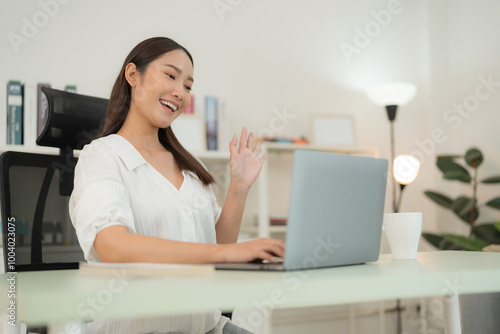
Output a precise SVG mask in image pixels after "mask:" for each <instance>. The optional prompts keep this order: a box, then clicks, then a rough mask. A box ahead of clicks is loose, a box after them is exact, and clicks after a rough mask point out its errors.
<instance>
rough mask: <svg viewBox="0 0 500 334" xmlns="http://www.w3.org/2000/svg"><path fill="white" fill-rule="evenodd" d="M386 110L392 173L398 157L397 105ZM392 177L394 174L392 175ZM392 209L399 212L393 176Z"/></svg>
mask: <svg viewBox="0 0 500 334" xmlns="http://www.w3.org/2000/svg"><path fill="white" fill-rule="evenodd" d="M385 110H387V117H388V118H389V124H390V128H391V164H390V166H389V167H390V169H391V171H392V168H393V165H394V158H395V157H396V154H395V153H394V152H395V149H394V146H395V145H394V120H396V112H397V111H398V106H397V105H394V104H393V105H388V106H385ZM390 174H391V175H392V173H390ZM392 209H393V211H394V212H398V205H397V200H396V180H395V179H394V176H392Z"/></svg>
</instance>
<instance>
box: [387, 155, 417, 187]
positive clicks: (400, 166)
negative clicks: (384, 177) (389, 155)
mask: <svg viewBox="0 0 500 334" xmlns="http://www.w3.org/2000/svg"><path fill="white" fill-rule="evenodd" d="M419 169H420V161H418V159H417V158H415V157H414V156H412V155H398V156H397V157H396V158H394V162H393V167H392V173H393V175H394V179H395V180H396V181H397V182H398V183H399V184H404V185H407V184H410V183H412V182H413V181H414V180H415V179H416V178H417V175H418V170H419Z"/></svg>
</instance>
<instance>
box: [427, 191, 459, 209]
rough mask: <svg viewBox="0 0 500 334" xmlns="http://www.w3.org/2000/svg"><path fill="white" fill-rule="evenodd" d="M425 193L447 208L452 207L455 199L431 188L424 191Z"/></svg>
mask: <svg viewBox="0 0 500 334" xmlns="http://www.w3.org/2000/svg"><path fill="white" fill-rule="evenodd" d="M424 194H425V195H426V196H427V197H429V198H430V199H431V200H433V201H434V202H436V203H437V204H439V205H441V206H444V207H445V208H447V209H451V204H452V203H453V200H452V199H451V198H449V197H448V196H445V195H443V194H440V193H437V192H434V191H430V190H427V191H424Z"/></svg>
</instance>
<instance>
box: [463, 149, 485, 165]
mask: <svg viewBox="0 0 500 334" xmlns="http://www.w3.org/2000/svg"><path fill="white" fill-rule="evenodd" d="M465 162H466V163H467V165H469V166H471V167H472V168H477V167H479V165H481V163H482V162H483V153H481V151H479V150H478V149H477V148H471V149H469V150H467V152H466V153H465Z"/></svg>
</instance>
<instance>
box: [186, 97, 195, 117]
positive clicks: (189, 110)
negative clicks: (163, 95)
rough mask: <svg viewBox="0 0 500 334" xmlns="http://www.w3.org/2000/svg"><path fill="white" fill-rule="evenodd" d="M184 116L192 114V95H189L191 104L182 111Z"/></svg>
mask: <svg viewBox="0 0 500 334" xmlns="http://www.w3.org/2000/svg"><path fill="white" fill-rule="evenodd" d="M184 113H185V114H194V95H192V94H191V103H190V104H189V106H188V107H187V108H186V109H184Z"/></svg>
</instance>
